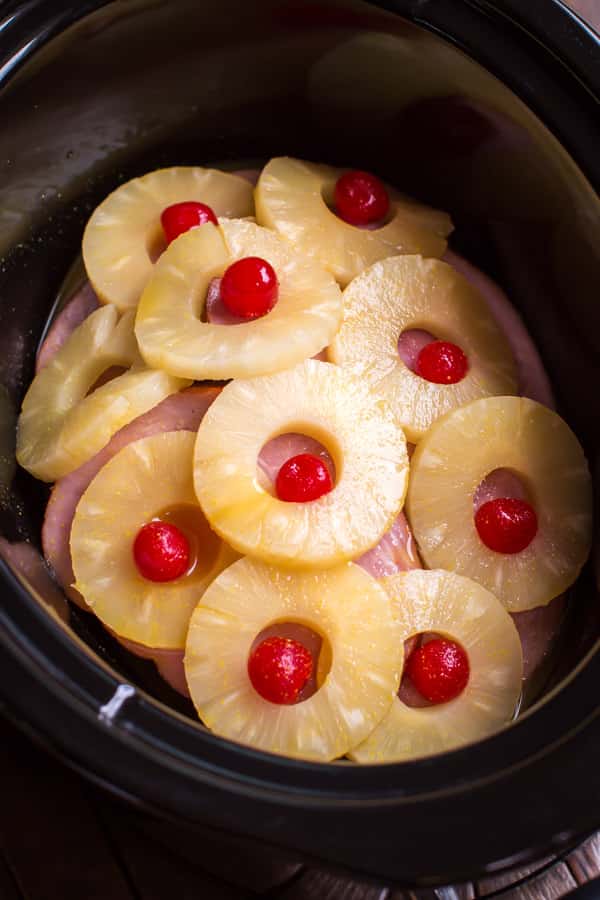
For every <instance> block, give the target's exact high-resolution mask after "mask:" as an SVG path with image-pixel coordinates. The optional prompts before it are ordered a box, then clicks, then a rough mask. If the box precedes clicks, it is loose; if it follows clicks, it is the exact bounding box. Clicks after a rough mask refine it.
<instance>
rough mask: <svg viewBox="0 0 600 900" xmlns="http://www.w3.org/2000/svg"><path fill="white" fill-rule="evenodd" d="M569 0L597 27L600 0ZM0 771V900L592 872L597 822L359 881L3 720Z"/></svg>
mask: <svg viewBox="0 0 600 900" xmlns="http://www.w3.org/2000/svg"><path fill="white" fill-rule="evenodd" d="M532 2H533V0H532ZM535 2H537V0H535ZM570 5H571V6H573V8H575V9H577V10H578V11H579V12H580V13H581V15H583V16H586V17H587V18H588V21H590V22H591V23H592V24H593V25H594V26H595V27H596V29H597V30H598V31H600V0H572V2H571V4H570ZM0 772H1V784H2V792H1V795H0V900H166V898H168V900H171V898H173V900H175V898H176V900H200V898H203V900H249V898H252V897H257V896H262V897H268V898H278V900H408V898H413V900H434V898H437V900H469V898H473V897H485V896H489V895H491V894H494V895H496V894H497V893H498V892H501V893H502V897H503V898H505V900H555V898H560V897H564V896H565V895H566V894H568V893H569V891H571V890H572V889H573V888H574V887H576V886H577V884H583V883H585V882H586V881H588V880H589V879H590V878H593V877H595V876H597V875H600V834H597V835H594V836H592V837H591V838H589V839H588V840H587V841H585V842H584V844H582V845H581V846H580V847H579V848H577V849H576V850H575V851H573V852H572V853H570V854H568V855H567V856H565V857H564V858H563V859H558V860H557V859H547V860H542V861H540V863H539V864H538V865H537V866H530V867H529V868H525V869H520V870H515V871H512V872H510V873H508V874H506V875H500V876H495V877H494V878H488V879H486V880H485V881H481V882H478V883H476V884H468V885H462V886H453V887H447V888H443V889H439V890H437V891H427V892H419V893H418V895H415V894H410V893H404V892H397V891H392V890H390V889H389V888H387V887H386V886H385V885H380V886H377V885H375V886H373V885H365V884H361V883H360V882H357V881H350V880H348V879H344V878H339V877H337V876H335V875H332V874H330V873H327V872H322V871H319V870H316V869H314V868H310V869H309V868H306V867H304V866H302V865H300V864H298V863H296V862H294V860H293V859H291V858H287V857H284V856H280V857H279V856H274V855H273V854H272V853H268V854H257V853H256V851H255V850H254V849H252V850H249V849H248V848H247V847H245V846H244V845H243V844H241V843H240V842H239V841H237V840H235V839H233V838H225V837H223V836H222V835H215V834H212V833H211V832H207V833H206V834H203V835H201V836H194V837H191V836H190V834H189V833H185V832H183V831H182V830H181V829H178V828H176V827H173V826H166V825H165V824H163V823H161V822H158V821H155V820H153V819H150V818H143V817H141V816H140V815H139V814H138V813H135V812H133V811H132V810H129V809H126V808H125V807H124V806H122V805H121V804H119V803H118V802H117V801H115V800H114V799H112V798H111V797H109V796H108V795H107V794H105V793H103V792H101V791H100V790H98V789H96V788H94V787H92V786H90V785H89V784H88V783H86V782H85V781H83V780H82V779H81V778H79V777H78V776H77V775H75V774H73V773H72V772H70V771H68V770H67V769H66V768H65V767H63V766H62V765H61V764H60V763H58V762H56V761H55V760H54V759H52V758H51V757H50V756H49V755H48V754H47V753H45V752H44V751H43V750H41V749H40V748H38V747H36V746H34V745H33V744H32V743H31V742H30V741H29V740H28V739H27V738H25V737H24V736H22V735H21V734H19V733H18V732H17V731H16V730H15V729H14V728H13V727H12V726H11V725H9V724H8V723H7V722H3V721H2V720H0Z"/></svg>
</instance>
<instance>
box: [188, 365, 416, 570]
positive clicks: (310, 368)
mask: <svg viewBox="0 0 600 900" xmlns="http://www.w3.org/2000/svg"><path fill="white" fill-rule="evenodd" d="M288 432H300V433H303V434H307V435H309V436H310V437H314V438H316V439H317V440H319V441H322V442H323V443H325V445H326V446H327V449H328V450H329V452H330V454H331V456H332V458H333V459H334V461H335V466H336V471H337V473H338V478H337V483H336V485H335V487H334V488H333V490H332V491H331V492H330V493H328V494H324V495H323V496H322V497H319V499H318V500H313V501H311V502H309V503H289V502H284V501H282V500H279V499H278V498H277V497H275V496H272V495H271V494H270V493H268V492H267V491H266V490H265V489H264V488H263V487H261V484H260V480H259V478H258V474H257V457H258V455H259V453H260V450H261V448H262V447H263V446H264V445H265V444H266V443H267V442H268V441H269V440H270V439H271V438H273V437H276V436H277V435H279V434H285V433H288ZM407 480H408V457H407V453H406V440H405V438H404V434H403V432H402V430H401V429H400V428H399V427H398V426H397V424H396V422H395V420H394V418H393V416H392V415H391V413H390V411H389V409H388V407H387V406H386V404H385V403H384V402H383V401H382V400H380V399H378V398H377V397H374V396H373V395H372V394H371V392H370V391H369V389H368V388H367V387H366V385H364V384H363V383H362V382H361V381H360V380H359V379H357V378H355V377H353V376H352V375H349V374H348V373H347V372H345V371H344V370H343V369H340V368H338V367H337V366H332V365H331V364H329V363H323V362H317V361H316V360H312V359H311V360H307V361H306V362H304V363H301V364H300V365H298V366H296V367H295V368H294V369H288V370H286V371H284V372H278V373H277V374H276V375H265V376H263V377H261V378H252V379H249V380H248V381H241V380H240V381H233V382H231V383H230V384H228V385H227V387H225V388H223V390H222V391H221V393H220V394H219V396H218V397H217V399H216V400H215V402H214V403H213V404H212V406H211V407H210V409H209V410H208V412H207V413H206V416H205V417H204V419H203V421H202V423H201V425H200V428H199V430H198V438H197V441H196V449H195V455H194V483H195V487H196V494H197V496H198V499H199V501H200V504H201V506H202V508H203V510H204V512H205V514H206V517H207V519H208V520H209V522H210V523H211V525H212V527H213V528H214V529H215V531H216V532H217V534H220V535H221V536H222V537H223V538H224V539H225V540H226V541H227V542H228V543H229V544H231V546H232V547H235V548H236V550H239V551H240V552H241V553H246V554H248V555H250V556H256V557H258V558H259V559H262V560H264V561H265V562H269V563H273V564H275V565H284V566H291V567H315V568H325V567H327V566H333V565H336V564H337V563H340V562H345V561H346V560H349V559H354V558H355V557H358V556H360V555H361V554H362V553H364V552H365V551H366V550H368V549H370V548H371V547H373V546H374V545H375V544H376V543H377V541H378V540H379V538H380V537H381V535H382V534H383V533H384V532H385V531H387V529H388V528H389V527H390V525H391V524H392V522H393V520H394V518H395V517H396V516H397V514H398V512H399V511H400V509H401V508H402V504H403V502H404V496H405V492H406V486H407Z"/></svg>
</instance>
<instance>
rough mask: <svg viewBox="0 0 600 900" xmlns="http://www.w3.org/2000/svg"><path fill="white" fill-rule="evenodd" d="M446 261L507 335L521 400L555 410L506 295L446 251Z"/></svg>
mask: <svg viewBox="0 0 600 900" xmlns="http://www.w3.org/2000/svg"><path fill="white" fill-rule="evenodd" d="M444 261H445V262H447V263H448V264H449V265H451V266H452V267H453V268H454V269H456V271H457V272H460V274H461V275H463V276H464V277H465V278H466V279H467V281H468V282H470V283H471V284H472V285H473V287H474V288H475V289H476V290H477V291H478V292H479V293H480V294H481V296H482V297H483V299H484V300H485V302H486V303H487V305H488V307H489V309H490V311H491V313H492V315H493V316H494V318H495V319H496V322H497V323H498V325H499V326H500V327H501V328H502V330H503V332H504V334H505V335H506V338H507V340H508V343H509V344H510V347H511V350H512V352H513V355H514V357H515V361H516V363H517V370H518V373H519V392H520V394H521V396H523V397H529V398H530V399H531V400H537V402H538V403H543V404H544V405H545V406H548V407H549V408H550V409H555V401H554V394H553V393H552V387H551V385H550V379H549V378H548V375H547V374H546V370H545V369H544V364H543V362H542V360H541V358H540V355H539V353H538V351H537V348H536V346H535V344H534V343H533V340H532V339H531V337H530V335H529V332H528V331H527V328H526V327H525V324H524V322H523V320H522V318H521V316H520V315H519V313H518V312H517V310H516V309H515V308H514V306H513V305H512V303H511V302H510V300H509V299H508V297H507V296H506V294H505V293H504V291H503V290H502V289H501V288H500V287H499V286H498V285H497V284H496V283H495V282H494V281H492V279H491V278H488V276H487V275H484V273H483V272H481V271H480V270H479V269H476V268H475V266H473V265H471V263H470V262H467V260H466V259H464V258H463V257H462V256H459V255H458V254H457V253H453V252H452V251H451V250H447V251H446V253H445V254H444Z"/></svg>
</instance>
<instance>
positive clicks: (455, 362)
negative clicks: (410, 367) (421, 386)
mask: <svg viewBox="0 0 600 900" xmlns="http://www.w3.org/2000/svg"><path fill="white" fill-rule="evenodd" d="M468 371H469V361H468V359H467V357H466V356H465V354H464V353H463V351H462V350H461V348H460V347H459V346H458V345H457V344H453V343H451V342H450V341H432V342H431V343H430V344H427V345H426V346H425V347H423V349H422V350H421V351H420V353H419V355H418V356H417V363H416V366H415V372H416V373H417V375H420V376H421V378H425V379H426V380H427V381H433V382H434V383H435V384H456V383H457V382H458V381H462V379H463V378H464V377H465V375H466V374H467V372H468Z"/></svg>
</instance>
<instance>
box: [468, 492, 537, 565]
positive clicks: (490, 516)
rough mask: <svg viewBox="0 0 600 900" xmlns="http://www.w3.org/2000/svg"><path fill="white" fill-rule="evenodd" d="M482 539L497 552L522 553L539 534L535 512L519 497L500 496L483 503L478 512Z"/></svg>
mask: <svg viewBox="0 0 600 900" xmlns="http://www.w3.org/2000/svg"><path fill="white" fill-rule="evenodd" d="M475 526H476V528H477V531H478V533H479V537H480V538H481V540H482V541H483V543H484V544H485V545H486V547H489V549H490V550H495V551H496V553H520V552H521V550H524V549H525V548H526V547H528V546H529V545H530V543H531V542H532V540H533V539H534V537H535V536H536V534H537V530H538V520H537V515H536V512H535V509H534V508H533V506H532V505H531V504H530V503H528V502H527V501H526V500H519V499H518V498H517V497H498V498H497V499H496V500H488V502H487V503H483V504H482V505H481V506H480V507H479V509H478V510H477V512H476V513H475Z"/></svg>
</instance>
